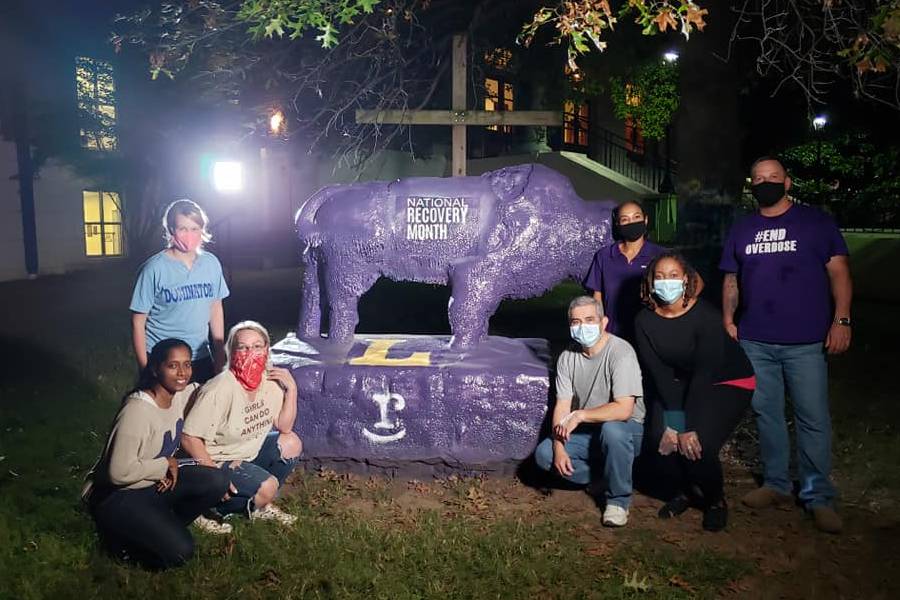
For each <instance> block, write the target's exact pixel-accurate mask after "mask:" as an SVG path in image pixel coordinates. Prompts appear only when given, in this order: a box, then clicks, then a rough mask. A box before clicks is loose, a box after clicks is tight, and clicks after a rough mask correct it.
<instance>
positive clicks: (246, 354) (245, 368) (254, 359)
mask: <svg viewBox="0 0 900 600" xmlns="http://www.w3.org/2000/svg"><path fill="white" fill-rule="evenodd" d="M267 358H268V354H267V353H266V352H254V351H252V350H244V351H242V352H235V353H234V354H232V355H231V372H232V373H234V376H235V377H236V378H237V380H238V381H239V382H240V384H241V386H243V388H244V389H245V390H249V391H253V390H255V389H256V388H258V387H259V384H260V383H262V378H263V373H265V372H266V359H267Z"/></svg>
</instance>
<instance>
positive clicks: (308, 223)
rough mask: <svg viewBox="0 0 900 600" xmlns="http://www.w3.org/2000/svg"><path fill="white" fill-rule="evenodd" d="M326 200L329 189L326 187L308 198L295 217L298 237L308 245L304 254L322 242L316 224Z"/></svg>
mask: <svg viewBox="0 0 900 600" xmlns="http://www.w3.org/2000/svg"><path fill="white" fill-rule="evenodd" d="M326 200H328V188H327V187H324V188H322V189H320V190H319V191H318V192H316V193H315V194H313V195H312V196H310V197H309V198H307V199H306V201H305V202H304V203H303V204H301V205H300V209H299V210H297V214H296V215H295V216H294V226H295V227H296V228H297V235H298V236H299V238H300V240H301V241H302V242H303V243H304V244H305V245H306V247H305V250H304V252H306V250H308V249H309V248H315V247H316V246H318V245H319V244H320V243H321V241H322V239H321V233H320V230H319V226H318V224H317V223H316V213H317V212H318V211H319V208H321V206H322V205H323V204H325V201H326Z"/></svg>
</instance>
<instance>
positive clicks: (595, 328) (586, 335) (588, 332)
mask: <svg viewBox="0 0 900 600" xmlns="http://www.w3.org/2000/svg"><path fill="white" fill-rule="evenodd" d="M569 334H570V335H571V336H572V339H573V340H575V341H576V342H578V343H579V344H581V345H582V346H584V347H585V348H590V347H591V346H593V345H594V344H596V343H597V340H599V339H600V325H598V324H597V323H582V324H581V325H572V326H571V327H569Z"/></svg>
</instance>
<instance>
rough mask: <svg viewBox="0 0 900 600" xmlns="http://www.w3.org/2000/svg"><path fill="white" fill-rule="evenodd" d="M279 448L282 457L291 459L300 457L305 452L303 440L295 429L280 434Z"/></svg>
mask: <svg viewBox="0 0 900 600" xmlns="http://www.w3.org/2000/svg"><path fill="white" fill-rule="evenodd" d="M278 448H279V449H280V451H281V458H283V459H284V460H291V459H293V458H299V457H300V454H302V453H303V442H301V441H300V437H299V436H298V435H297V434H296V433H294V432H293V431H292V432H290V433H282V434H281V435H279V436H278Z"/></svg>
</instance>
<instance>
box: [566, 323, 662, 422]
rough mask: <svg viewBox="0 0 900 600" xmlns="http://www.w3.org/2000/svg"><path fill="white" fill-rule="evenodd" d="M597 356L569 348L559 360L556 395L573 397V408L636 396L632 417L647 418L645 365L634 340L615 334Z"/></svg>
mask: <svg viewBox="0 0 900 600" xmlns="http://www.w3.org/2000/svg"><path fill="white" fill-rule="evenodd" d="M608 335H609V340H608V341H607V342H606V345H605V346H603V348H601V349H600V352H598V353H597V354H595V355H594V356H591V357H587V356H585V355H584V354H583V353H581V352H576V351H572V350H565V351H563V353H562V354H560V355H559V360H558V361H557V362H556V397H557V398H561V399H566V398H571V399H572V410H579V409H583V408H596V407H598V406H602V405H604V404H606V403H608V402H611V401H612V399H613V398H622V397H623V396H634V397H635V402H634V412H633V413H632V414H631V420H632V421H636V422H637V423H643V422H644V414H645V413H646V410H645V409H644V389H643V387H642V385H641V367H640V366H639V365H638V360H637V355H636V354H635V353H634V348H632V347H631V344H629V343H628V342H626V341H625V340H623V339H622V338H620V337H616V336H614V335H612V334H608Z"/></svg>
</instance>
